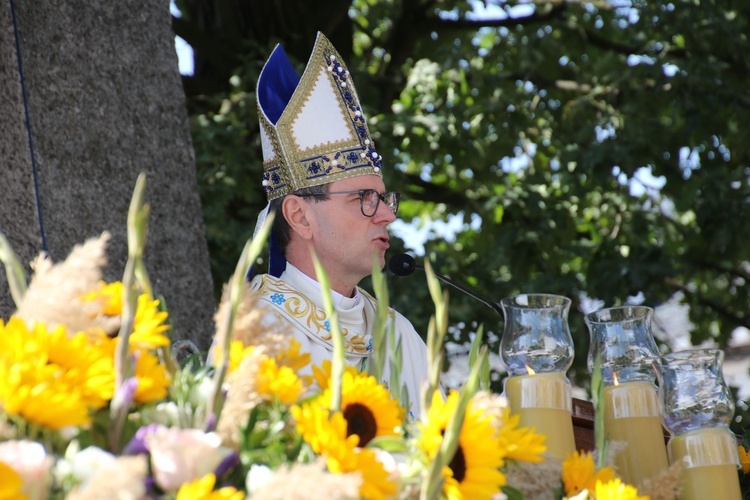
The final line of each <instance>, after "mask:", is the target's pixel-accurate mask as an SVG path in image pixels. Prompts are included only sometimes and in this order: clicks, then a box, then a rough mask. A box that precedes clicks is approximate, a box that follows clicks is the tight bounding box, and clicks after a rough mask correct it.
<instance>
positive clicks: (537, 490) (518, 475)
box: [504, 455, 562, 500]
mask: <svg viewBox="0 0 750 500" xmlns="http://www.w3.org/2000/svg"><path fill="white" fill-rule="evenodd" d="M504 472H505V477H506V478H507V481H508V484H510V485H512V486H513V487H514V488H516V489H518V490H520V491H521V492H522V493H523V497H524V498H530V499H531V498H533V499H534V500H554V499H555V498H557V497H556V496H555V494H554V493H555V489H556V488H557V487H558V486H562V480H561V479H560V478H561V477H562V463H561V462H560V460H558V459H557V458H554V457H552V456H549V455H548V456H546V457H545V460H544V461H543V462H539V463H529V462H512V463H509V464H508V465H507V466H506V467H505V470H504Z"/></svg>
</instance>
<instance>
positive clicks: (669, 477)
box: [639, 462, 682, 500]
mask: <svg viewBox="0 0 750 500" xmlns="http://www.w3.org/2000/svg"><path fill="white" fill-rule="evenodd" d="M681 474H682V462H676V463H674V464H672V466H671V467H670V468H669V469H667V470H665V471H664V472H662V473H661V474H659V475H658V476H656V477H654V478H651V479H648V480H646V481H645V485H644V486H643V488H641V491H639V493H640V494H641V495H648V496H649V497H650V498H651V500H679V499H680V490H681V488H680V475H681Z"/></svg>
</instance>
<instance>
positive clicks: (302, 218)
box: [281, 195, 312, 240]
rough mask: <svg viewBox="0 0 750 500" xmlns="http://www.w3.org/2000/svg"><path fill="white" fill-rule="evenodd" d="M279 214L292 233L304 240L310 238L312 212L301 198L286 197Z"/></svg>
mask: <svg viewBox="0 0 750 500" xmlns="http://www.w3.org/2000/svg"><path fill="white" fill-rule="evenodd" d="M281 212H282V214H283V216H284V218H285V219H286V221H287V223H288V224H289V228H290V229H291V230H292V232H293V233H295V234H297V235H298V236H300V237H301V238H303V239H306V240H308V239H310V238H312V227H311V219H310V218H311V216H312V211H311V210H310V206H309V204H308V203H307V202H306V201H305V200H304V199H303V198H301V197H299V196H294V195H290V196H287V197H286V198H284V201H283V203H282V204H281Z"/></svg>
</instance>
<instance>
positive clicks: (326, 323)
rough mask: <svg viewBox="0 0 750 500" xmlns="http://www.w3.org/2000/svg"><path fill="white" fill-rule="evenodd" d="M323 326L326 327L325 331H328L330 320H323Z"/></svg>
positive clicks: (329, 329)
mask: <svg viewBox="0 0 750 500" xmlns="http://www.w3.org/2000/svg"><path fill="white" fill-rule="evenodd" d="M323 326H324V327H326V331H327V332H330V331H331V322H330V321H329V320H325V321H324V322H323Z"/></svg>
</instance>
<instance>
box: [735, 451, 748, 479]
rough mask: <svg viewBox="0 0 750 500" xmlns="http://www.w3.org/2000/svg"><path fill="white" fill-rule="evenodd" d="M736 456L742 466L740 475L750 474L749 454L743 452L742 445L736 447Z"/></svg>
mask: <svg viewBox="0 0 750 500" xmlns="http://www.w3.org/2000/svg"><path fill="white" fill-rule="evenodd" d="M737 454H738V455H739V457H740V464H741V465H742V473H743V474H748V473H750V453H748V452H747V450H745V447H744V446H742V445H739V446H738V447H737Z"/></svg>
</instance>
